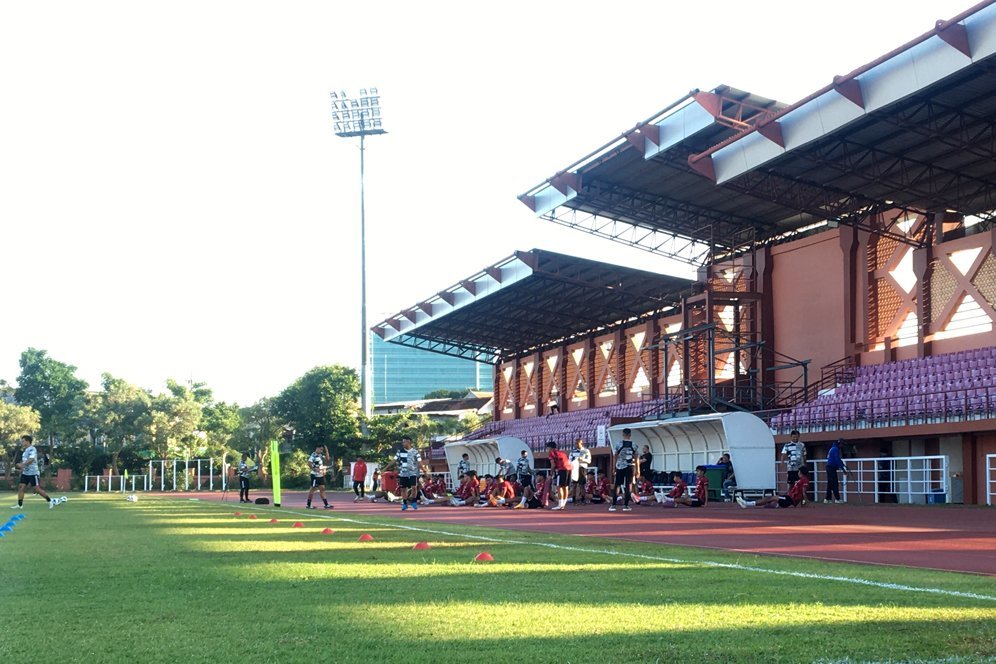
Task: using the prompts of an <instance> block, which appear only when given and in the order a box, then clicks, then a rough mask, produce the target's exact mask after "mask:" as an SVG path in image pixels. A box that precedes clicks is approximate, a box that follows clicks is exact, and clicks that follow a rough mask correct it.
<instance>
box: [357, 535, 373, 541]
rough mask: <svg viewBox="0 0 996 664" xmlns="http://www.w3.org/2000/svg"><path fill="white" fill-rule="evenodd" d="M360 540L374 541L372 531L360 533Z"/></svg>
mask: <svg viewBox="0 0 996 664" xmlns="http://www.w3.org/2000/svg"><path fill="white" fill-rule="evenodd" d="M359 541H361V542H372V541H373V535H371V534H370V533H363V534H362V535H360V540H359Z"/></svg>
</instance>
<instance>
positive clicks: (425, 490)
mask: <svg viewBox="0 0 996 664" xmlns="http://www.w3.org/2000/svg"><path fill="white" fill-rule="evenodd" d="M434 487H435V482H434V481H433V480H432V478H430V477H429V475H428V474H425V475H422V476H421V477H420V478H419V480H418V501H419V502H420V503H421V504H423V505H435V504H436V503H439V502H445V501H446V500H448V499H449V496H447V495H446V493H445V492H444V493H442V494H437V493H436V492H435V489H434Z"/></svg>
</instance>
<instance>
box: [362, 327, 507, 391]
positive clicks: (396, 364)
mask: <svg viewBox="0 0 996 664" xmlns="http://www.w3.org/2000/svg"><path fill="white" fill-rule="evenodd" d="M371 337H372V339H373V343H372V344H371V351H370V353H371V357H372V359H373V362H372V364H373V376H372V378H371V383H372V387H373V403H374V404H381V403H393V402H395V401H412V400H414V399H421V398H423V397H424V396H425V395H426V394H428V393H429V392H433V391H435V390H466V389H468V388H469V389H474V390H485V391H488V392H490V391H491V390H492V389H494V380H493V378H492V375H493V374H492V367H491V365H490V364H484V363H481V362H474V361H472V360H463V359H460V358H458V357H450V356H448V355H442V354H440V353H431V352H429V351H427V350H419V349H418V348H411V347H409V346H401V345H399V344H392V343H388V342H386V341H384V340H383V339H381V338H380V337H379V336H377V335H376V334H373V335H371Z"/></svg>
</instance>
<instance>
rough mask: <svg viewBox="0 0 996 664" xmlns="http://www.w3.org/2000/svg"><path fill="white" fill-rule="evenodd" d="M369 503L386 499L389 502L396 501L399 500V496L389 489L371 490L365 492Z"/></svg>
mask: <svg viewBox="0 0 996 664" xmlns="http://www.w3.org/2000/svg"><path fill="white" fill-rule="evenodd" d="M367 497H368V498H369V499H370V502H371V503H376V502H377V501H378V500H386V501H387V502H389V503H397V502H399V501H400V500H401V497H400V496H396V495H394V494H393V493H391V492H390V491H372V492H370V493H368V494H367Z"/></svg>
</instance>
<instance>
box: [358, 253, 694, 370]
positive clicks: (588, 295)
mask: <svg viewBox="0 0 996 664" xmlns="http://www.w3.org/2000/svg"><path fill="white" fill-rule="evenodd" d="M691 284H692V282H691V281H690V280H688V279H682V278H680V277H671V276H665V275H661V274H656V273H653V272H645V271H643V270H635V269H632V268H627V267H620V266H618V265H609V264H607V263H600V262H598V261H592V260H587V259H583V258H576V257H574V256H566V255H564V254H558V253H554V252H550V251H542V250H539V249H533V250H531V251H517V252H515V253H514V254H512V255H511V256H509V257H508V258H505V259H504V260H501V261H499V262H497V263H495V264H494V265H490V266H488V267H486V268H484V269H483V270H481V271H480V272H478V273H477V274H474V275H472V276H470V277H468V278H467V279H464V280H462V281H460V282H459V283H457V284H455V285H453V286H451V287H450V288H447V289H446V290H444V291H441V292H439V293H437V294H435V295H433V296H432V297H430V298H428V299H427V300H425V301H423V302H419V303H418V304H416V305H415V306H413V307H411V308H410V309H405V310H404V311H402V312H400V313H398V314H395V315H393V316H391V317H390V318H388V319H387V320H384V321H382V322H381V323H378V324H377V325H375V326H374V327H373V328H372V329H373V331H374V332H375V333H376V334H378V335H379V336H380V337H381V338H383V339H384V340H385V341H390V342H393V343H399V344H403V345H407V346H414V347H415V348H422V349H425V350H431V351H435V352H439V353H445V354H447V355H455V356H457V357H464V358H470V359H475V360H478V361H482V362H490V363H497V362H499V361H501V360H504V359H507V358H509V357H514V356H516V355H522V354H525V353H528V352H533V351H535V350H538V349H540V348H544V347H549V346H550V345H552V344H555V343H560V342H562V341H564V340H569V339H572V338H577V337H582V336H584V335H586V334H588V333H589V332H592V331H595V330H602V329H605V328H607V327H611V326H612V325H613V324H615V323H619V322H622V321H627V320H633V319H634V318H640V317H642V316H644V315H648V314H650V313H652V312H659V311H662V310H666V309H669V308H671V307H674V306H676V305H677V304H678V303H679V300H680V293H681V292H682V291H687V289H688V288H689V287H690V286H691Z"/></svg>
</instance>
